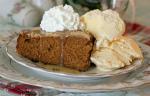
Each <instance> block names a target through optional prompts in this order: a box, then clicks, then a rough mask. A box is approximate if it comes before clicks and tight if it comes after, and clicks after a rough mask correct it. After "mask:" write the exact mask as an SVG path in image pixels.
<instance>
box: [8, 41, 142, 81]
mask: <svg viewBox="0 0 150 96" xmlns="http://www.w3.org/2000/svg"><path fill="white" fill-rule="evenodd" d="M6 51H7V54H8V56H9V57H10V58H11V59H12V60H14V61H15V62H16V63H14V64H12V66H13V67H15V68H16V69H17V70H19V71H20V72H22V73H24V74H26V75H28V76H33V77H36V78H42V79H45V80H48V79H50V80H58V81H64V82H78V83H82V82H85V83H87V82H88V83H96V82H109V81H110V80H113V79H114V80H116V79H115V78H120V80H123V79H124V78H126V77H127V76H128V75H129V73H131V72H133V71H135V70H136V69H138V68H140V67H141V66H142V63H141V62H142V61H141V60H137V61H135V62H134V63H133V64H132V65H130V66H128V67H126V68H122V69H118V70H114V71H111V72H101V71H99V70H97V69H96V67H93V68H91V69H90V70H88V71H86V72H76V71H72V70H71V71H69V72H64V71H62V70H61V69H62V68H60V67H56V66H55V68H54V69H55V70H46V69H44V68H41V67H39V66H38V65H39V63H35V62H32V61H31V60H29V59H27V58H24V57H22V56H21V55H19V54H18V53H17V52H16V38H15V39H13V40H12V41H10V42H9V43H8V45H7V47H6ZM51 67H52V66H51ZM52 69H53V68H52ZM65 70H66V69H65Z"/></svg>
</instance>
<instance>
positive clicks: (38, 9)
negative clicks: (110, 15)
mask: <svg viewBox="0 0 150 96" xmlns="http://www.w3.org/2000/svg"><path fill="white" fill-rule="evenodd" d="M149 2H150V1H149V0H0V28H5V27H6V26H5V27H1V26H3V25H7V24H12V25H15V27H33V26H38V25H39V24H40V21H41V18H42V15H43V13H44V12H45V11H46V10H49V9H50V8H52V7H54V6H57V5H61V4H69V5H71V6H73V8H74V10H75V11H76V12H78V13H79V14H80V15H82V14H84V13H85V12H87V11H89V10H93V9H100V10H106V9H110V8H111V9H113V10H116V11H118V12H119V13H120V15H121V17H122V18H123V19H125V20H126V21H129V22H138V23H142V24H144V25H147V26H149V25H150V22H149V20H148V19H149V17H150V12H149V10H150V7H149ZM10 26H11V25H10Z"/></svg>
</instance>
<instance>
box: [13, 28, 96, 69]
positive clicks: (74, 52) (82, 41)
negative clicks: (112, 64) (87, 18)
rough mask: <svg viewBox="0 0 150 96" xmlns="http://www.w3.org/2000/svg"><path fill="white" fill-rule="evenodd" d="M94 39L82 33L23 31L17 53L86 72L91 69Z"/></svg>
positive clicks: (19, 38)
mask: <svg viewBox="0 0 150 96" xmlns="http://www.w3.org/2000/svg"><path fill="white" fill-rule="evenodd" d="M92 48H93V38H92V36H91V35H89V34H87V33H85V32H82V31H66V32H55V33H46V32H41V31H40V29H34V30H28V31H23V32H21V33H20V34H19V37H18V39H17V46H16V49H17V52H18V53H19V54H21V55H22V56H24V57H26V58H29V59H31V60H33V61H39V62H43V63H45V64H55V65H59V66H65V67H68V68H72V69H76V70H79V71H85V70H87V69H88V68H89V67H90V54H91V51H92Z"/></svg>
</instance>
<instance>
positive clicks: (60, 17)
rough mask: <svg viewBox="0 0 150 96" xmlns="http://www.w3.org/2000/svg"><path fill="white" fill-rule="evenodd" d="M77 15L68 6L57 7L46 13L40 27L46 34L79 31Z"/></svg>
mask: <svg viewBox="0 0 150 96" xmlns="http://www.w3.org/2000/svg"><path fill="white" fill-rule="evenodd" d="M81 25H82V24H80V17H79V14H78V13H76V12H74V10H73V8H72V7H71V6H70V5H65V6H63V5H59V6H56V7H53V8H51V9H49V10H48V11H46V12H45V13H44V15H43V19H42V21H41V24H40V27H41V28H42V30H44V31H46V32H56V31H64V30H77V29H80V26H81Z"/></svg>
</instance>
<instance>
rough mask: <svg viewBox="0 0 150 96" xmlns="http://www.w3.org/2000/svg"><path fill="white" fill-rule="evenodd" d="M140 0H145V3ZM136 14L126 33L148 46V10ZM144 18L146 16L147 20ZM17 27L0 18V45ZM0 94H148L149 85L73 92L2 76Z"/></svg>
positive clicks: (24, 95)
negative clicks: (123, 89) (11, 79)
mask: <svg viewBox="0 0 150 96" xmlns="http://www.w3.org/2000/svg"><path fill="white" fill-rule="evenodd" d="M137 1H138V5H139V6H141V7H143V6H145V5H147V4H148V3H146V2H149V0H137ZM142 1H145V3H144V2H142ZM144 4H145V5H144ZM141 7H140V8H141ZM140 8H139V7H138V8H137V10H139V11H140V12H141V13H142V12H144V11H145V10H147V11H148V8H146V7H145V9H140ZM149 9H150V8H149ZM145 12H146V11H145ZM137 15H138V16H137V21H136V22H138V23H126V25H127V28H126V29H127V30H126V34H132V35H133V37H134V38H135V39H136V40H137V41H140V42H143V43H145V44H147V45H149V46H150V26H149V25H150V20H148V17H149V16H150V14H149V12H147V13H145V17H143V14H140V13H139V12H138V13H137ZM140 17H141V18H142V19H141V18H140ZM144 18H147V20H146V19H144ZM139 23H140V24H139ZM142 24H143V25H142ZM19 29H20V27H18V26H15V25H12V24H8V23H6V22H5V21H3V20H1V19H0V46H2V45H3V44H4V43H5V42H6V41H7V40H9V39H10V38H11V36H12V35H13V34H15V33H12V32H13V30H14V32H15V31H16V30H19ZM128 30H130V31H128ZM127 32H129V33H127ZM0 96H150V86H142V87H139V88H135V89H132V90H128V91H116V92H107V93H88V94H85V93H84V94H82V93H80V94H79V93H78V94H77V93H76V94H74V93H66V92H60V91H56V90H50V89H44V88H40V87H36V86H31V85H26V84H20V83H18V82H12V81H9V80H6V79H4V78H0Z"/></svg>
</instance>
